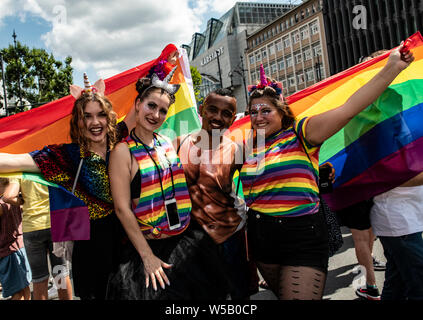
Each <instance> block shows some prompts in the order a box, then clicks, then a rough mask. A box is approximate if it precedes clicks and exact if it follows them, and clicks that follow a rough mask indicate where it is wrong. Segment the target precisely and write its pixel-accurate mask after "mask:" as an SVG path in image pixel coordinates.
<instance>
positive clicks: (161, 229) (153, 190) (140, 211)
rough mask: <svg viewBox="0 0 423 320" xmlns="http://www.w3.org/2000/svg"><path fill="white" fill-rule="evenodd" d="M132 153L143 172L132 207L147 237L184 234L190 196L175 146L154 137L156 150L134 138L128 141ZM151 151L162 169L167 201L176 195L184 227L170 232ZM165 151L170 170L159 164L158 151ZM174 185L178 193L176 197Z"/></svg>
mask: <svg viewBox="0 0 423 320" xmlns="http://www.w3.org/2000/svg"><path fill="white" fill-rule="evenodd" d="M125 141H126V143H127V144H128V147H129V150H130V151H131V154H132V155H133V156H134V157H135V159H136V160H137V162H138V165H139V168H140V173H141V195H140V199H139V202H138V204H137V206H136V207H134V208H133V211H134V214H135V216H136V218H137V221H138V223H139V225H140V229H141V230H142V232H143V233H144V234H146V235H147V234H153V235H155V236H160V234H162V233H163V234H167V235H176V234H179V233H181V232H182V231H183V230H185V228H186V227H187V226H188V224H189V221H190V212H191V200H190V197H189V193H188V188H187V184H186V181H185V174H184V170H183V168H182V164H181V162H180V160H179V157H178V156H177V155H176V152H175V151H174V149H173V146H172V144H171V143H170V142H168V141H167V140H166V139H165V138H164V137H162V136H159V135H157V134H155V139H154V145H155V146H154V147H153V148H150V147H148V146H145V147H144V146H143V145H142V144H141V143H137V142H136V141H134V140H133V139H132V138H131V136H128V137H127V138H126V139H125ZM146 148H147V149H148V151H149V152H150V154H151V156H152V157H153V159H154V161H155V162H156V164H157V166H158V167H159V170H160V177H161V181H162V186H163V193H164V195H165V198H166V200H169V199H172V197H173V195H175V199H176V205H177V208H178V214H179V219H180V221H181V226H180V227H179V228H177V229H174V230H169V224H168V221H167V217H166V209H165V204H164V201H163V196H162V188H161V186H160V177H159V174H158V172H157V168H156V166H155V164H154V162H153V161H152V159H151V158H150V155H149V153H148V151H147V149H146ZM159 149H161V150H163V151H164V152H165V154H166V157H167V159H168V160H169V162H170V168H171V170H170V168H169V166H168V165H167V164H165V165H164V164H163V163H162V162H160V157H159V155H158V152H157V150H159ZM172 174H173V185H174V188H175V194H173V187H172Z"/></svg>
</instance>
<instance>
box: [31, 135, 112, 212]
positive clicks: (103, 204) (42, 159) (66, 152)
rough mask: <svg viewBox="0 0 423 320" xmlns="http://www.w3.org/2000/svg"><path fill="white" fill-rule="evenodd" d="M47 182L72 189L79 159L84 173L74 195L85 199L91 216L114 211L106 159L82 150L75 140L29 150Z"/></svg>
mask: <svg viewBox="0 0 423 320" xmlns="http://www.w3.org/2000/svg"><path fill="white" fill-rule="evenodd" d="M30 155H31V157H32V158H33V159H34V161H35V163H36V164H37V166H38V168H39V169H40V171H41V174H42V175H43V176H44V179H46V180H47V181H50V182H53V183H56V184H58V185H61V186H63V187H64V188H65V189H67V190H68V191H72V187H73V184H74V181H75V177H76V173H77V170H78V166H79V163H80V160H81V159H83V164H82V167H81V172H80V175H79V178H78V182H77V185H76V189H75V196H77V197H78V198H79V199H81V200H82V201H84V203H85V204H86V205H87V207H88V211H89V213H90V219H91V220H95V219H100V218H104V217H106V216H108V215H109V214H110V213H112V212H113V210H114V207H113V201H112V195H111V191H110V182H109V175H108V172H107V164H106V161H105V160H104V159H103V158H101V157H100V156H99V155H97V154H95V153H94V152H90V151H83V150H81V149H80V147H79V145H77V144H75V143H70V144H63V145H49V146H46V147H44V148H43V149H42V150H36V151H33V152H31V153H30Z"/></svg>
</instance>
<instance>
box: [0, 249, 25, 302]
mask: <svg viewBox="0 0 423 320" xmlns="http://www.w3.org/2000/svg"><path fill="white" fill-rule="evenodd" d="M30 282H31V268H30V267H29V264H28V259H27V257H26V253H25V248H21V249H19V250H18V251H15V252H13V253H12V254H10V255H8V256H6V257H3V258H0V283H1V285H2V287H3V298H7V297H10V296H13V295H14V294H15V293H17V292H19V291H21V290H22V289H25V288H26V287H28V286H29V284H30Z"/></svg>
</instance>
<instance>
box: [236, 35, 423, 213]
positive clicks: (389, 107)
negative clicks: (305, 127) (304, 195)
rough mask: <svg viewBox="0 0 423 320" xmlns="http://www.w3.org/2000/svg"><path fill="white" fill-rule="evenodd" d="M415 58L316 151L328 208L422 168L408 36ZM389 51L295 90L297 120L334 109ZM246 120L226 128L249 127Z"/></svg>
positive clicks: (420, 65)
mask: <svg viewBox="0 0 423 320" xmlns="http://www.w3.org/2000/svg"><path fill="white" fill-rule="evenodd" d="M407 40H408V41H407V42H408V43H409V46H408V47H409V48H410V49H411V50H412V52H413V54H414V57H415V61H414V62H413V63H412V64H411V65H410V66H409V67H408V68H407V69H405V70H404V71H403V72H401V74H400V75H399V76H398V77H397V78H396V79H395V80H394V81H393V82H392V83H391V85H390V86H389V87H388V88H387V90H386V91H385V92H384V93H383V94H382V95H381V96H380V97H379V98H378V99H377V100H376V101H375V102H374V103H373V104H372V105H370V106H369V107H368V108H367V109H365V110H364V111H362V112H361V113H360V114H359V115H357V116H356V117H355V118H353V120H351V122H350V123H349V124H348V125H347V126H346V127H345V128H344V129H342V130H341V131H339V132H338V133H337V134H335V135H334V136H333V137H331V138H330V139H328V140H327V141H326V142H325V143H324V144H323V146H322V147H321V150H320V158H319V163H320V164H322V163H325V162H331V163H332V164H333V166H334V168H335V174H336V180H335V184H334V191H333V193H331V194H327V195H324V198H325V200H327V202H328V204H329V205H330V207H331V208H332V209H333V210H339V209H342V208H345V207H347V206H349V205H352V204H354V203H357V202H360V201H362V200H365V199H369V198H371V197H373V196H375V195H378V194H380V193H383V192H385V191H388V190H390V189H392V188H394V187H397V186H399V185H400V184H402V183H403V182H405V181H407V180H409V179H410V178H412V177H414V176H415V175H417V174H418V173H420V172H421V171H423V126H422V125H421V119H423V38H422V36H421V34H420V32H417V33H416V34H414V35H412V36H411V37H410V38H409V39H407ZM388 56H389V52H388V53H386V54H384V55H382V56H379V57H377V58H374V59H372V60H369V61H366V62H363V63H361V64H358V65H356V66H353V67H351V68H349V69H347V70H345V71H343V72H341V73H339V74H336V75H334V76H332V77H330V78H327V79H325V80H323V81H321V82H319V83H316V84H315V85H313V86H311V87H308V88H306V89H304V90H302V91H299V92H297V93H295V94H293V95H291V96H289V97H287V101H288V103H289V105H290V107H291V109H292V111H293V112H294V114H295V116H296V117H297V119H299V118H303V117H305V116H308V117H310V116H312V115H315V114H319V113H322V112H325V111H327V110H330V109H333V108H336V107H339V106H341V105H342V104H344V103H345V102H346V101H347V99H348V98H349V97H350V96H351V95H352V94H353V93H354V92H355V91H357V90H358V89H359V88H360V87H362V86H363V85H364V84H365V83H367V82H368V81H369V80H370V79H371V78H372V77H373V76H374V75H376V73H377V72H378V71H380V70H381V69H382V68H383V66H384V65H385V64H386V62H387V59H388ZM250 128H251V123H250V122H249V118H248V117H245V118H242V119H240V120H238V121H237V122H235V123H234V124H233V125H232V127H231V131H236V130H237V129H239V130H244V129H250Z"/></svg>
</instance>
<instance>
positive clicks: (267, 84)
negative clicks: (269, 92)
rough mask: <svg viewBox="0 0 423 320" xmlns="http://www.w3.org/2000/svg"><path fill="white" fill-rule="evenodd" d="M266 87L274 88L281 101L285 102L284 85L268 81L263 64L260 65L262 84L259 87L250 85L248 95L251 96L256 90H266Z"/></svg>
mask: <svg viewBox="0 0 423 320" xmlns="http://www.w3.org/2000/svg"><path fill="white" fill-rule="evenodd" d="M265 87H271V88H273V89H274V90H275V91H276V93H277V94H278V95H279V96H280V98H281V100H282V101H284V97H283V95H282V89H283V87H282V83H281V82H276V81H269V80H267V77H266V74H265V72H264V68H263V64H260V83H259V84H257V85H250V86H248V87H247V89H248V95H250V94H251V93H252V92H253V91H254V90H256V89H264V88H265Z"/></svg>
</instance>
